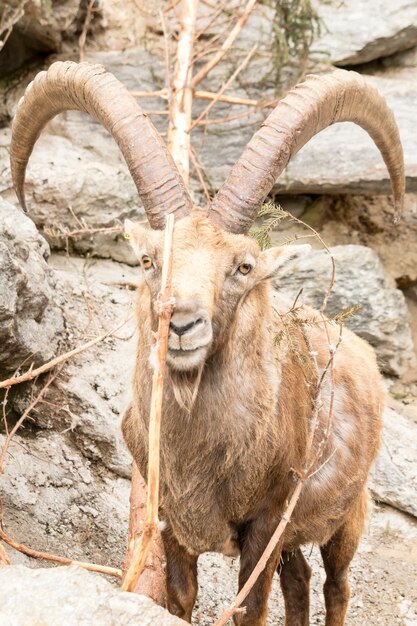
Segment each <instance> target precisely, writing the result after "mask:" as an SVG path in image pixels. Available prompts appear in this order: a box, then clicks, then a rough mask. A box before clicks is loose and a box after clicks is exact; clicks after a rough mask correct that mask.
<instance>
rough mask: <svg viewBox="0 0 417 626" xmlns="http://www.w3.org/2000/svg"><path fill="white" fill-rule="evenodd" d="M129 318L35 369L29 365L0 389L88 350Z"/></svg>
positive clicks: (23, 381)
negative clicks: (26, 369) (25, 370)
mask: <svg viewBox="0 0 417 626" xmlns="http://www.w3.org/2000/svg"><path fill="white" fill-rule="evenodd" d="M131 319H132V315H129V316H128V317H127V318H126V319H125V320H124V321H123V322H122V323H121V324H118V325H117V326H116V327H115V328H113V329H112V330H108V331H107V332H105V333H104V334H103V335H100V336H99V337H95V339H91V341H87V343H83V344H82V345H81V346H78V348H74V350H70V351H69V352H65V353H64V354H61V355H60V356H57V357H55V358H54V359H52V360H51V361H48V363H44V364H43V365H41V366H39V367H37V368H35V369H32V368H31V367H30V368H29V369H28V371H27V372H25V373H24V374H21V375H20V376H14V377H13V378H7V379H6V380H3V381H1V382H0V389H7V388H8V387H12V386H13V385H18V384H20V383H25V382H27V381H29V380H33V379H34V378H36V377H37V376H39V375H40V374H44V373H45V372H48V371H49V370H51V369H52V368H53V367H56V366H57V365H60V363H64V361H68V359H70V358H72V357H73V356H76V355H77V354H80V353H81V352H84V351H85V350H88V348H92V347H93V346H95V345H97V344H98V343H101V342H102V341H104V340H105V339H108V338H109V337H112V336H113V335H114V334H115V333H116V332H117V331H118V330H120V329H121V328H122V327H123V326H124V325H125V324H127V323H128V322H129V321H130V320H131Z"/></svg>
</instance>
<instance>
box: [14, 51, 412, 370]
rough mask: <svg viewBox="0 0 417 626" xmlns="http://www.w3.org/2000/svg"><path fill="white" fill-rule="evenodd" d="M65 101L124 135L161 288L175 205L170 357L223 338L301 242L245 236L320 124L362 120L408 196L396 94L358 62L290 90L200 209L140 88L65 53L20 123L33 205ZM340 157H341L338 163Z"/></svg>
mask: <svg viewBox="0 0 417 626" xmlns="http://www.w3.org/2000/svg"><path fill="white" fill-rule="evenodd" d="M66 109H77V110H81V111H86V112H88V113H90V114H91V115H93V116H94V117H95V118H96V119H97V120H99V121H100V122H101V123H102V124H103V125H104V126H105V127H106V128H107V129H108V130H109V132H110V133H111V134H112V135H113V137H114V138H115V139H116V141H117V143H118V145H119V147H120V149H121V151H122V153H123V156H124V157H125V159H126V162H127V164H128V167H129V169H130V172H131V174H132V177H133V179H134V181H135V183H136V186H137V189H138V192H139V195H140V197H141V199H142V202H143V205H144V208H145V211H146V213H147V215H148V219H149V222H150V225H151V228H152V229H153V230H145V229H144V228H141V227H139V226H136V227H135V226H133V225H132V224H131V223H129V224H128V225H127V228H128V230H130V231H131V236H132V243H133V247H134V249H135V250H136V253H137V255H138V257H139V260H140V263H141V273H142V277H143V280H144V281H145V282H146V284H147V285H148V288H149V290H150V293H151V296H152V297H153V298H154V299H156V296H157V293H158V291H159V285H160V266H161V254H162V237H161V233H160V231H159V232H158V229H160V228H162V227H163V226H164V223H165V217H166V215H167V214H168V213H174V214H175V216H176V218H177V219H176V223H175V224H176V226H175V236H174V270H173V287H174V296H175V298H176V308H175V311H174V314H173V316H172V324H171V334H170V339H169V364H170V365H171V367H172V368H174V369H177V370H183V371H184V370H190V369H193V368H195V367H197V366H199V365H201V363H203V362H204V360H205V359H206V357H207V355H208V354H210V352H211V351H213V350H214V349H215V347H216V345H217V344H218V342H219V341H221V337H222V331H223V330H224V328H225V327H226V326H228V325H230V323H231V322H232V319H233V315H234V312H235V311H236V309H237V307H238V305H239V303H240V302H241V301H242V299H243V298H244V297H245V296H246V295H247V294H248V293H249V292H250V291H251V290H253V289H254V288H256V287H257V285H259V284H260V283H262V281H265V279H266V278H267V277H268V276H271V275H273V273H274V271H275V269H276V268H277V267H278V266H279V265H280V264H281V263H282V262H283V261H284V260H285V258H286V257H287V256H288V255H289V254H292V251H291V250H287V251H285V252H284V251H283V250H282V249H272V250H269V251H267V252H260V250H259V248H258V246H257V244H256V242H255V241H253V240H252V239H250V238H249V237H246V236H245V233H247V231H248V230H249V228H250V226H251V224H252V222H253V220H254V218H255V216H256V213H257V211H258V209H259V207H260V206H261V204H262V202H263V200H264V198H265V197H266V195H267V194H268V193H269V191H270V190H271V188H272V186H273V184H274V182H275V181H276V179H277V177H278V176H279V175H280V173H281V172H282V170H283V169H284V168H285V166H286V165H287V163H288V161H289V160H290V158H291V156H292V155H294V154H295V153H296V152H297V151H298V150H299V149H300V148H301V147H302V146H303V145H304V144H305V143H307V141H308V140H309V139H310V138H311V137H312V136H313V135H315V134H316V133H318V132H319V131H320V130H322V129H324V128H326V127H327V126H329V125H331V124H333V123H335V122H341V121H352V122H355V123H357V124H359V125H360V126H362V127H363V128H364V129H365V130H366V131H367V132H368V133H369V135H370V136H371V137H372V139H373V140H374V141H375V143H376V145H377V146H378V148H379V150H380V152H381V154H382V156H383V158H384V160H385V163H386V165H387V168H388V171H389V174H390V177H391V183H392V188H393V192H394V201H395V206H396V209H397V211H401V210H402V204H403V197H404V163H403V154H402V148H401V143H400V138H399V134H398V128H397V126H396V123H395V120H394V117H393V115H392V113H391V111H390V110H389V108H388V107H387V105H386V103H385V100H384V99H383V98H382V97H381V96H380V95H379V93H378V92H377V91H376V90H375V89H374V88H373V87H372V86H371V85H369V84H368V83H367V82H366V81H365V79H363V78H362V77H361V76H360V75H358V74H356V73H355V72H346V71H344V70H336V71H335V72H333V73H332V74H327V75H325V76H310V77H308V78H307V79H306V81H305V82H304V83H301V84H300V85H297V86H296V87H295V88H294V89H293V90H292V91H290V92H289V94H288V95H287V96H286V97H285V98H284V99H282V100H281V101H280V102H279V104H278V105H277V107H276V108H275V109H274V111H273V112H272V113H271V114H270V115H269V117H268V118H267V119H266V120H265V122H264V123H263V125H262V126H261V128H260V130H259V131H258V132H257V133H255V135H254V136H253V138H252V139H251V141H250V142H249V144H248V145H247V147H246V149H245V150H244V152H243V154H242V156H241V157H240V159H239V160H238V162H237V163H236V165H235V166H234V167H233V168H232V171H231V173H230V175H229V177H228V178H227V180H226V182H225V183H224V184H223V186H222V187H221V189H220V190H219V192H218V194H217V196H216V197H215V198H214V200H213V202H212V204H211V206H210V207H208V209H207V212H206V215H205V216H203V215H201V214H200V212H198V211H195V210H194V207H193V203H192V201H191V198H190V196H189V194H188V191H187V190H186V189H185V187H184V184H183V181H182V179H181V176H180V175H179V173H178V170H177V168H176V167H175V164H174V162H173V160H172V158H171V156H170V154H169V153H168V151H167V150H166V148H165V146H164V144H163V141H162V139H161V138H160V136H159V135H158V133H157V131H156V130H155V128H154V127H153V125H152V124H151V122H150V121H149V119H148V118H147V116H146V114H145V113H144V112H143V111H142V109H141V108H140V106H139V105H138V103H137V102H136V100H135V99H134V98H133V97H132V96H131V95H130V94H129V93H128V91H127V90H126V89H125V87H124V86H123V85H122V84H121V83H120V82H119V81H118V80H117V79H116V78H114V76H112V75H111V74H109V73H108V72H106V71H105V69H104V68H103V67H102V66H100V65H89V64H88V63H81V64H75V63H71V62H65V63H62V62H58V63H54V64H53V65H52V66H51V67H50V69H49V70H48V71H47V72H41V73H40V74H38V76H37V77H36V78H35V80H34V81H33V83H31V85H29V87H28V89H27V91H26V94H25V96H24V99H23V101H22V102H21V103H20V105H19V107H18V110H17V113H16V117H15V120H14V123H13V135H12V144H11V151H10V154H11V168H12V175H13V181H14V184H15V187H16V191H17V195H18V197H19V199H20V202H21V204H22V206H23V207H24V194H23V185H24V177H25V169H26V165H27V162H28V159H29V156H30V154H31V151H32V148H33V145H34V143H35V141H36V139H37V137H38V136H39V133H40V131H41V130H42V128H43V126H44V125H45V124H46V123H47V122H48V121H49V120H50V119H51V118H52V117H54V116H55V115H57V114H58V113H60V112H61V111H64V110H66ZM329 166H334V164H333V163H332V164H329Z"/></svg>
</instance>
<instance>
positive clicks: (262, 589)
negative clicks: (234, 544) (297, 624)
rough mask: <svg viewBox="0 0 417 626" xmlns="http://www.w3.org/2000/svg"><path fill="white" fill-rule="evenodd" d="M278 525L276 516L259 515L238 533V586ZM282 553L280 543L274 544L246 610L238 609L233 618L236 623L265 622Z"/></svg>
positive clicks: (252, 625) (259, 625)
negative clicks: (274, 576)
mask: <svg viewBox="0 0 417 626" xmlns="http://www.w3.org/2000/svg"><path fill="white" fill-rule="evenodd" d="M276 526H277V520H276V519H274V520H270V519H266V518H264V517H259V518H257V519H256V520H253V521H252V522H250V523H248V524H247V525H245V527H244V528H243V529H242V531H241V532H240V533H239V544H240V549H241V557H240V572H239V590H240V589H242V587H243V585H244V584H245V583H246V581H247V579H248V578H249V576H250V575H251V573H252V571H253V569H254V567H255V565H256V564H257V562H258V561H259V559H260V557H261V556H262V553H263V551H264V549H265V548H266V546H267V544H268V542H269V540H270V539H271V536H272V534H273V533H274V531H275V529H276ZM280 556H281V543H279V544H278V546H277V547H276V548H275V550H274V552H273V553H272V555H271V557H270V558H269V560H268V562H267V564H266V566H265V568H264V570H263V571H262V572H261V574H260V575H259V578H258V580H257V581H256V583H255V584H254V586H253V587H252V590H251V591H250V593H249V595H248V596H247V598H246V599H245V600H244V601H243V603H242V606H245V607H246V612H245V613H238V614H236V615H235V616H234V618H233V619H234V622H235V624H236V626H265V624H266V619H267V616H268V597H269V593H270V591H271V584H272V577H273V575H274V572H275V570H276V569H277V565H278V561H279V559H280Z"/></svg>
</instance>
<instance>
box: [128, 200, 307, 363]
mask: <svg viewBox="0 0 417 626" xmlns="http://www.w3.org/2000/svg"><path fill="white" fill-rule="evenodd" d="M125 230H126V232H128V233H129V235H130V241H131V243H132V247H133V249H134V251H135V253H136V255H137V257H138V259H139V261H140V282H141V283H142V284H143V285H146V287H147V288H148V289H149V292H150V295H151V301H152V302H154V303H156V302H157V296H158V292H159V290H160V285H161V265H162V256H163V244H164V241H163V240H164V238H163V233H162V232H161V231H156V230H149V229H146V228H144V227H142V226H140V225H138V224H134V223H133V222H131V221H129V220H126V222H125ZM309 248H310V246H307V245H301V246H285V247H282V248H278V247H277V248H270V249H269V250H265V251H263V252H261V251H260V249H259V246H258V244H257V242H256V241H255V240H254V239H252V238H250V237H247V236H245V235H235V234H232V233H227V232H225V231H224V230H222V229H221V228H219V226H217V225H216V224H214V223H213V221H212V220H210V219H209V218H208V217H207V216H206V215H205V213H204V212H202V211H197V210H195V211H194V212H193V215H192V216H189V217H186V218H184V219H182V220H181V221H179V222H178V223H177V225H176V227H175V231H174V255H173V267H172V295H173V296H174V298H175V309H174V313H173V315H172V318H171V328H170V335H169V341H168V359H167V361H168V365H169V366H170V367H171V368H172V369H175V370H180V371H190V370H193V369H196V368H198V367H200V366H201V365H202V364H203V363H204V361H205V360H206V358H207V357H208V356H209V355H210V354H211V353H212V352H213V351H215V350H216V347H218V346H219V345H220V344H221V342H222V341H224V339H225V338H226V337H227V336H228V333H227V332H226V330H227V329H228V328H229V329H230V328H232V327H233V319H234V317H235V314H236V311H237V310H238V307H239V305H240V303H241V302H242V301H243V300H244V299H245V297H246V296H247V295H248V294H249V293H250V292H251V291H252V290H253V289H254V288H255V287H256V286H257V285H260V284H261V283H262V282H263V281H265V280H267V279H268V278H270V277H272V276H273V275H274V273H275V272H276V270H277V269H278V267H280V266H281V265H282V263H283V262H285V261H286V260H287V259H288V258H289V257H293V256H294V255H298V254H300V253H302V252H305V251H306V250H308V249H309ZM153 315H154V324H156V317H157V309H156V306H155V308H154V310H153Z"/></svg>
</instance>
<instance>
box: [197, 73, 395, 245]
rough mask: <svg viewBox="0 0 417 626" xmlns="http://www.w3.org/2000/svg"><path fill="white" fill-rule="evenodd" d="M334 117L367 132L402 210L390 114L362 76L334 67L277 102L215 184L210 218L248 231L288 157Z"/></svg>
mask: <svg viewBox="0 0 417 626" xmlns="http://www.w3.org/2000/svg"><path fill="white" fill-rule="evenodd" d="M336 122H355V123H356V124H359V126H362V128H363V129H364V130H366V131H367V132H368V134H369V135H370V136H371V137H372V139H373V140H374V142H375V144H376V145H377V147H378V148H379V150H380V152H381V154H382V157H383V159H384V161H385V164H386V166H387V168H388V172H389V175H390V178H391V185H392V190H393V194H394V203H395V209H396V211H398V212H401V211H402V206H403V201H404V192H405V178H404V157H403V152H402V147H401V141H400V136H399V132H398V128H397V124H396V122H395V119H394V116H393V114H392V112H391V110H390V109H389V108H388V106H387V104H386V102H385V100H384V98H383V97H382V96H381V95H380V94H379V93H378V91H377V90H376V89H375V88H374V87H373V86H372V85H370V84H369V83H367V82H366V81H365V79H364V78H362V76H360V75H359V74H357V73H356V72H349V71H346V70H336V71H335V72H333V73H331V74H328V75H325V76H308V77H307V78H306V80H305V82H303V83H301V84H299V85H297V86H296V87H294V89H292V90H291V91H290V92H289V93H288V94H287V96H286V97H285V98H283V100H281V101H280V102H279V104H278V105H277V107H276V108H275V109H274V110H273V111H272V113H271V114H270V115H269V116H268V117H267V119H266V120H265V122H264V123H263V125H262V126H261V128H260V129H259V130H258V131H257V132H256V133H255V135H254V136H253V137H252V139H251V140H250V142H249V143H248V145H247V146H246V148H245V150H244V152H243V154H242V156H241V157H240V159H239V160H238V161H237V163H236V164H235V165H234V167H233V168H232V171H231V173H230V174H229V176H228V178H227V180H226V181H225V183H224V184H223V185H222V186H221V188H220V189H219V191H218V193H217V196H216V197H215V199H214V201H213V203H212V206H211V209H210V211H209V216H210V217H211V219H212V220H213V221H214V222H216V223H217V224H219V226H221V227H222V228H224V229H225V230H228V231H230V232H234V233H244V232H247V231H248V230H249V228H250V226H251V224H252V222H253V220H254V219H255V217H256V214H257V211H258V209H259V207H260V205H261V203H262V202H263V200H264V199H265V197H266V196H267V194H268V193H269V192H270V191H271V189H272V186H273V184H274V183H275V181H276V179H277V178H278V176H279V175H280V174H281V172H282V171H283V169H284V168H285V167H286V165H287V164H288V161H289V160H290V159H291V157H292V156H293V155H294V154H296V153H297V152H298V150H300V148H302V147H303V146H304V145H305V144H306V143H307V142H308V141H309V140H310V139H311V137H313V136H314V135H315V134H316V133H318V132H320V131H321V130H323V129H324V128H326V127H327V126H330V125H331V124H335V123H336Z"/></svg>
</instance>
